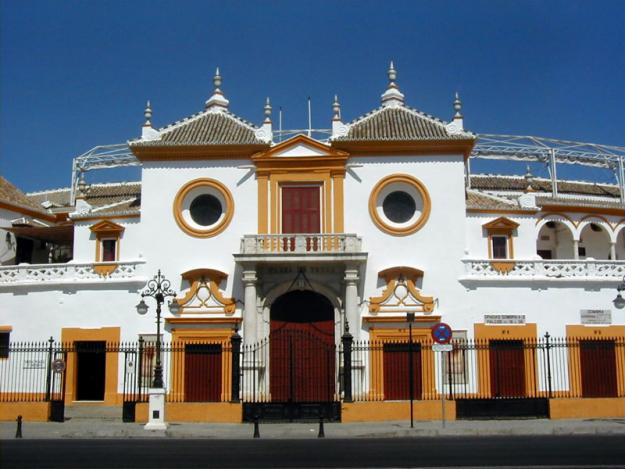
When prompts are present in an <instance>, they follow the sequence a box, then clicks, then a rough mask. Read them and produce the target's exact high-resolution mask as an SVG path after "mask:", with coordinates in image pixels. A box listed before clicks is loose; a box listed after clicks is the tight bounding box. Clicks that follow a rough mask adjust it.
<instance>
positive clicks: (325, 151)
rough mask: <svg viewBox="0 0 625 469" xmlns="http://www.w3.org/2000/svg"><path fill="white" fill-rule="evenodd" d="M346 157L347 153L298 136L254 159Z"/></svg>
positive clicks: (304, 136)
mask: <svg viewBox="0 0 625 469" xmlns="http://www.w3.org/2000/svg"><path fill="white" fill-rule="evenodd" d="M337 156H340V157H345V156H347V153H345V152H342V151H339V150H336V149H334V148H332V147H331V146H329V145H325V144H323V143H321V142H318V141H317V140H314V139H312V138H310V137H307V136H306V135H297V136H295V137H293V138H290V139H289V140H285V141H284V142H281V143H279V144H278V145H275V146H274V147H272V148H270V149H269V150H267V151H265V152H263V153H259V154H257V155H255V157H254V158H259V159H260V158H324V157H326V158H334V157H337Z"/></svg>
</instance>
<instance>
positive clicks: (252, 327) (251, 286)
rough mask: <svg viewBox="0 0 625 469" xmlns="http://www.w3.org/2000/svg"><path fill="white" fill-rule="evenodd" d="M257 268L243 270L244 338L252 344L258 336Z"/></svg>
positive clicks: (248, 343)
mask: <svg viewBox="0 0 625 469" xmlns="http://www.w3.org/2000/svg"><path fill="white" fill-rule="evenodd" d="M256 280H257V278H256V270H252V269H249V270H244V271H243V285H244V287H245V306H244V310H243V340H244V343H245V344H247V345H251V344H253V343H255V342H256V341H257V340H258V337H257V322H258V321H257V316H258V311H257V304H256Z"/></svg>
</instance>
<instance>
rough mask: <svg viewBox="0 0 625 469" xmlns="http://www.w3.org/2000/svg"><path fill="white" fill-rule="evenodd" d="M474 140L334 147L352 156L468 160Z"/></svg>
mask: <svg viewBox="0 0 625 469" xmlns="http://www.w3.org/2000/svg"><path fill="white" fill-rule="evenodd" d="M474 145H475V140H474V139H466V140H460V139H458V140H423V141H412V142H406V141H398V142H395V141H379V142H346V141H341V140H338V141H335V142H332V146H333V147H334V148H337V149H339V150H343V151H347V152H349V154H350V155H352V156H377V157H379V156H380V155H381V154H382V155H412V156H417V155H423V156H430V155H440V154H460V155H463V156H464V159H465V160H466V159H467V158H468V157H469V155H470V154H471V151H472V150H473V146H474Z"/></svg>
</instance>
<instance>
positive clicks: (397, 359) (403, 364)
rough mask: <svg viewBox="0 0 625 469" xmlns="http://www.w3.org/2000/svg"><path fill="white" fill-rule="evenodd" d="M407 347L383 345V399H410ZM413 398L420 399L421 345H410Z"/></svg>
mask: <svg viewBox="0 0 625 469" xmlns="http://www.w3.org/2000/svg"><path fill="white" fill-rule="evenodd" d="M408 350H409V345H408V344H406V343H401V344H384V348H383V351H384V399H385V400H387V401H393V400H405V399H410V381H409V375H410V361H409V360H410V354H409V353H408ZM412 367H413V368H412V386H413V398H414V399H421V345H420V344H412Z"/></svg>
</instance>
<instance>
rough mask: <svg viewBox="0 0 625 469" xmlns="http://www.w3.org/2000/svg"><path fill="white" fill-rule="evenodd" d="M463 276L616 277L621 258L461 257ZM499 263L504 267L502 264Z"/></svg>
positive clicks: (623, 271)
mask: <svg viewBox="0 0 625 469" xmlns="http://www.w3.org/2000/svg"><path fill="white" fill-rule="evenodd" d="M462 262H463V263H464V265H465V276H464V278H463V280H498V279H500V280H586V281H606V280H608V281H609V280H620V279H622V278H623V275H625V261H607V260H592V259H585V260H543V259H538V260H517V259H510V260H505V259H502V260H498V259H463V260H462ZM502 266H503V267H504V268H502Z"/></svg>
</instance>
